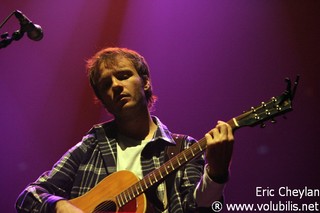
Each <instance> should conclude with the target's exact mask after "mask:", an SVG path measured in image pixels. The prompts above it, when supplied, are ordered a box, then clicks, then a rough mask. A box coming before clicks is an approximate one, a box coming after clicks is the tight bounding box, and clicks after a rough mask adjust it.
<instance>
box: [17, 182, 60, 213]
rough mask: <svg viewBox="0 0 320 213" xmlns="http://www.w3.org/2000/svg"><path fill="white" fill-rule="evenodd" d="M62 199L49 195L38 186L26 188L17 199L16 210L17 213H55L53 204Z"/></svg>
mask: <svg viewBox="0 0 320 213" xmlns="http://www.w3.org/2000/svg"><path fill="white" fill-rule="evenodd" d="M62 199H64V198H63V197H60V196H56V195H52V194H50V193H49V192H48V191H47V190H45V189H44V188H42V187H40V186H34V185H30V186H28V187H27V188H26V189H25V190H24V191H23V192H22V193H21V194H20V195H19V197H18V199H17V201H16V209H17V212H19V213H26V212H55V211H54V209H55V203H56V202H57V201H59V200H62Z"/></svg>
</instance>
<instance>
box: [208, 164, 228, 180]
mask: <svg viewBox="0 0 320 213" xmlns="http://www.w3.org/2000/svg"><path fill="white" fill-rule="evenodd" d="M206 170H207V174H208V176H209V178H210V179H211V180H212V181H214V182H216V183H219V184H223V183H226V182H227V181H228V180H229V171H228V170H227V171H226V172H223V173H219V174H214V172H212V170H211V171H210V167H209V165H207V166H206Z"/></svg>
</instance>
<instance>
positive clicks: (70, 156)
mask: <svg viewBox="0 0 320 213" xmlns="http://www.w3.org/2000/svg"><path fill="white" fill-rule="evenodd" d="M87 70H88V75H89V78H90V84H91V86H92V88H93V90H94V92H95V94H96V97H97V98H98V99H99V100H100V101H101V103H102V104H103V105H104V107H105V108H106V109H107V111H108V112H109V113H111V114H112V115H113V117H114V119H113V120H112V121H109V122H106V123H103V124H100V125H95V126H94V128H92V130H91V131H90V132H89V133H88V134H87V135H86V136H85V137H84V138H83V140H82V141H81V142H80V143H78V144H77V145H75V146H74V147H73V148H72V149H70V150H69V151H68V152H67V153H66V154H65V155H64V156H63V157H62V158H61V159H60V160H59V161H58V162H57V163H56V164H55V166H54V167H53V169H52V170H51V171H48V172H46V173H44V174H43V175H42V176H40V177H39V179H38V180H37V181H35V182H34V183H31V184H30V185H29V186H28V187H27V188H26V189H25V190H24V191H23V192H22V193H21V194H20V196H19V198H18V200H17V203H16V208H17V210H18V212H58V213H66V212H73V213H74V212H83V211H82V210H83V209H82V208H81V206H77V205H75V203H74V202H72V199H74V198H76V197H79V196H81V195H83V194H85V193H87V192H88V191H90V190H91V189H92V188H93V187H94V186H96V185H97V184H98V183H99V182H100V181H101V180H103V179H104V178H106V177H108V176H109V175H111V174H112V175H114V174H117V173H115V172H117V171H120V170H129V171H132V172H133V173H134V174H135V175H136V176H137V177H139V178H140V179H141V178H143V177H144V176H145V175H147V174H148V173H149V172H151V171H153V170H154V169H156V168H158V167H159V166H160V165H161V164H163V163H164V161H166V160H167V158H166V156H167V155H166V150H167V147H169V146H171V147H172V146H175V145H176V141H175V140H174V138H173V135H172V133H171V132H170V131H169V130H168V129H167V127H166V126H165V125H163V124H162V123H161V121H160V120H159V119H158V118H157V117H155V116H152V115H151V114H150V108H151V107H152V105H153V103H154V101H155V96H154V95H153V93H152V85H151V79H150V74H149V68H148V65H147V63H146V61H145V59H144V58H143V57H142V56H141V55H139V54H138V53H137V52H135V51H132V50H129V49H125V48H106V49H103V50H101V51H100V52H98V53H97V54H96V55H95V56H93V57H92V58H91V59H90V60H89V61H88V64H87ZM205 138H206V143H207V149H206V151H205V155H204V156H205V159H204V157H203V156H201V155H200V156H197V157H195V159H193V160H192V161H190V162H188V163H187V164H186V165H184V166H182V167H181V168H179V169H178V171H176V172H174V173H173V177H172V176H171V177H170V176H169V177H168V178H166V180H165V181H160V182H159V183H156V184H155V185H154V186H152V187H150V189H148V190H147V191H146V197H147V202H148V205H147V207H148V208H147V211H148V212H196V211H201V210H205V211H207V210H209V209H210V206H211V204H212V203H213V202H214V201H217V200H220V201H222V199H223V189H224V185H225V183H226V182H227V180H228V175H229V165H230V160H231V155H232V149H233V142H234V137H233V133H232V129H231V127H230V126H229V125H228V124H226V123H225V122H222V121H219V122H218V124H217V125H216V127H215V128H214V129H212V130H211V131H210V132H208V133H207V134H206V135H205ZM194 142H195V141H194V139H192V138H191V137H184V139H183V141H182V147H183V149H185V148H188V147H189V146H190V145H191V144H192V143H194ZM109 177H110V176H109ZM117 179H119V181H120V179H121V177H120V176H119V178H117ZM116 181H117V180H116ZM106 191H108V189H106ZM119 193H120V192H119ZM95 196H98V195H95ZM88 202H89V201H88ZM101 206H103V204H101ZM98 207H100V206H98ZM98 207H97V208H98ZM105 211H106V210H105Z"/></svg>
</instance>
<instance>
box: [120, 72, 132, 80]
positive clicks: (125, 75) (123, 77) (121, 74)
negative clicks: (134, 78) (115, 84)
mask: <svg viewBox="0 0 320 213" xmlns="http://www.w3.org/2000/svg"><path fill="white" fill-rule="evenodd" d="M130 76H131V75H130V74H129V73H126V72H123V73H119V75H118V76H117V78H118V79H119V80H126V79H128V78H130Z"/></svg>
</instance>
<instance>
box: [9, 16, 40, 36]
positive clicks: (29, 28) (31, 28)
mask: <svg viewBox="0 0 320 213" xmlns="http://www.w3.org/2000/svg"><path fill="white" fill-rule="evenodd" d="M14 15H15V16H16V17H17V19H18V20H19V22H20V30H21V33H25V32H26V33H27V35H28V37H29V38H30V39H31V40H34V41H39V40H41V39H42V38H43V31H42V28H41V27H40V26H39V25H37V24H34V23H32V21H30V19H28V18H27V16H25V15H24V14H23V13H22V12H21V11H19V10H16V11H15V12H14Z"/></svg>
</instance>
